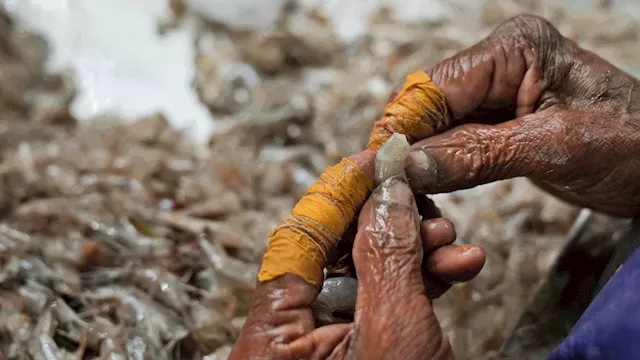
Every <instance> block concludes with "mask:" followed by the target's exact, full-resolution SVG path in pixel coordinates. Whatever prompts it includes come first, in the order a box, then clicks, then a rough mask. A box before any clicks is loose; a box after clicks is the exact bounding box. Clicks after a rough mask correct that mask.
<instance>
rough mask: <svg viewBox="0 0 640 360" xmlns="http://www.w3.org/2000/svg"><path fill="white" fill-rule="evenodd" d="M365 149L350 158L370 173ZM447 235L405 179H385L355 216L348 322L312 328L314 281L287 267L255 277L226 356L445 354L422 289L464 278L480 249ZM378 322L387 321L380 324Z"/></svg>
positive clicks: (447, 226)
mask: <svg viewBox="0 0 640 360" xmlns="http://www.w3.org/2000/svg"><path fill="white" fill-rule="evenodd" d="M372 157H373V153H372V152H364V153H361V154H357V155H354V156H353V157H352V158H351V159H352V160H353V161H354V163H355V164H357V165H358V166H359V167H360V168H361V169H362V170H363V172H365V173H367V174H368V175H370V176H372V175H373V174H372V173H373V171H372V169H365V167H367V166H371V165H372V164H373V161H372ZM385 229H386V231H385ZM376 239H377V240H376ZM454 239H455V230H454V229H453V226H452V225H451V223H450V222H449V221H448V220H445V219H432V220H427V221H424V222H422V223H420V222H419V215H418V212H417V209H416V205H415V201H414V197H413V195H412V194H411V191H410V190H409V188H408V187H407V185H406V184H405V183H403V182H401V181H398V180H395V181H393V182H388V183H385V185H384V186H381V187H379V188H378V189H376V190H375V191H374V193H373V195H372V196H371V197H370V198H369V200H368V201H367V203H366V204H365V206H364V208H363V210H362V212H361V214H360V218H359V230H358V233H357V236H356V240H355V244H354V250H353V254H354V262H355V265H356V271H357V273H358V278H359V286H360V288H359V294H358V304H357V309H356V317H355V323H352V324H336V325H327V326H322V327H319V328H316V327H315V322H314V319H313V316H312V313H311V310H310V306H311V303H312V302H313V301H314V299H315V297H316V296H317V294H318V291H319V289H318V288H317V287H316V286H314V285H312V284H310V283H309V282H306V281H304V280H303V279H302V278H300V277H299V276H296V275H293V274H286V275H284V276H281V277H278V278H276V279H274V280H271V281H267V282H261V283H258V286H257V289H256V294H255V300H254V304H253V307H252V309H251V312H250V314H249V317H248V319H247V322H246V323H245V326H244V327H243V330H242V332H241V334H240V336H239V338H238V340H237V342H236V345H235V346H234V349H233V352H232V353H231V356H230V359H232V360H233V359H253V358H259V359H266V360H268V359H325V358H328V357H329V356H330V355H331V354H332V353H333V355H332V356H333V358H334V359H335V358H338V359H339V358H348V359H361V358H367V359H375V358H376V357H375V356H378V355H377V354H381V355H380V356H382V355H384V356H382V357H380V358H407V359H411V358H410V357H404V355H403V356H401V357H397V356H400V355H396V354H400V352H402V351H409V352H411V354H409V353H408V354H409V355H412V356H413V354H414V353H413V351H417V350H418V349H422V350H424V352H421V353H419V355H420V358H421V359H423V358H434V359H440V358H442V356H444V354H448V355H447V356H449V355H450V352H449V351H450V350H449V347H448V342H447V341H446V340H445V339H444V338H443V337H442V333H441V331H440V327H439V325H438V322H437V320H436V319H435V316H434V315H433V312H432V309H431V304H430V301H429V299H428V296H427V293H426V291H427V290H428V291H430V292H436V293H441V292H443V291H445V290H446V289H447V288H448V287H449V286H450V285H449V284H450V283H452V282H460V281H466V280H470V279H471V278H473V277H474V276H475V275H476V274H477V273H478V272H479V271H480V269H481V267H482V265H483V264H484V253H483V252H482V250H481V249H479V248H478V247H459V246H455V245H451V243H452V242H453V240H454ZM423 253H424V254H425V255H424V258H425V260H424V261H423ZM415 279H418V283H416V280H415ZM382 323H387V324H388V325H389V326H393V327H389V328H388V329H386V330H385V331H384V332H379V330H378V329H377V328H376V327H377V326H379V325H380V324H382ZM376 334H377V335H376ZM374 336H379V337H378V338H374ZM380 336H382V337H380ZM376 339H377V340H376ZM380 340H382V341H380ZM409 343H410V344H411V346H407V344H409ZM422 350H421V351H422ZM429 354H433V356H435V357H426V356H427V355H429ZM385 356H386V357H385Z"/></svg>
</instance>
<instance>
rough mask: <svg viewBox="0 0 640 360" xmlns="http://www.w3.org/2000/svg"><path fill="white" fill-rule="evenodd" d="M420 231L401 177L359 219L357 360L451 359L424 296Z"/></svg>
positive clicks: (371, 199)
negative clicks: (447, 356)
mask: <svg viewBox="0 0 640 360" xmlns="http://www.w3.org/2000/svg"><path fill="white" fill-rule="evenodd" d="M419 226H420V216H419V215H418V209H417V207H416V204H415V200H414V196H413V193H412V191H411V189H410V188H409V186H408V185H407V183H406V182H404V181H403V180H402V179H401V178H397V177H396V178H391V179H388V180H386V181H385V182H383V183H382V184H381V185H380V186H379V187H378V188H376V189H375V190H374V192H373V193H372V195H371V196H370V197H369V200H368V201H367V202H366V203H365V205H364V207H363V209H362V211H361V213H360V218H359V221H358V233H357V235H356V239H355V242H354V248H353V260H354V264H355V267H356V271H357V273H358V285H359V289H358V300H357V304H356V314H355V328H354V331H355V337H356V338H357V341H356V342H355V344H352V347H353V349H352V351H353V352H354V353H355V354H356V355H357V356H356V357H357V358H359V359H360V358H366V359H418V358H430V359H431V358H434V359H435V358H445V356H444V355H450V354H451V353H450V347H449V342H448V341H447V340H446V338H445V337H444V335H443V333H442V331H441V329H440V326H439V323H438V320H437V318H436V317H435V315H434V313H433V308H432V306H431V302H430V301H429V299H428V298H427V295H426V293H425V286H424V282H423V278H422V271H421V264H422V257H423V249H422V241H421V237H420V228H419ZM431 355H437V356H433V357H432V356H431ZM438 356H440V357H438Z"/></svg>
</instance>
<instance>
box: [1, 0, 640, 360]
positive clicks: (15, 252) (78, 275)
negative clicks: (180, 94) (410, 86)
mask: <svg viewBox="0 0 640 360" xmlns="http://www.w3.org/2000/svg"><path fill="white" fill-rule="evenodd" d="M308 3H310V2H304V1H299V2H298V1H293V2H291V4H294V5H296V4H297V6H294V5H291V4H289V5H291V6H286V7H283V9H282V14H281V18H280V20H279V21H278V24H277V26H276V27H275V28H274V29H272V30H270V31H267V32H264V31H262V32H256V31H250V30H249V31H247V30H246V29H242V30H239V29H236V28H234V27H233V24H226V23H220V22H216V21H212V20H211V19H206V18H204V17H203V16H201V17H198V14H191V15H190V16H193V17H196V18H197V19H199V22H198V24H199V25H198V26H199V36H198V39H197V41H196V42H195V44H194V46H195V47H196V50H197V54H198V55H197V58H196V59H195V62H196V69H197V71H196V74H195V75H194V78H193V89H194V91H195V92H197V94H198V96H199V98H200V100H201V102H202V103H203V104H205V105H206V106H207V108H208V109H209V111H210V113H211V118H212V121H214V122H215V132H214V133H213V134H212V136H211V140H210V142H209V144H208V146H196V145H193V143H192V142H190V139H188V138H186V136H185V135H183V134H182V133H181V131H180V130H177V129H175V128H173V127H172V126H171V124H170V123H169V121H167V119H165V118H164V117H163V115H162V114H159V113H158V114H149V115H148V116H145V117H141V118H139V119H134V120H133V121H132V120H131V119H126V120H127V121H125V119H121V118H119V117H117V116H113V115H109V114H104V115H100V116H97V117H96V118H94V119H91V120H90V121H82V122H78V121H77V120H76V119H75V118H74V117H73V115H72V114H71V113H70V111H69V105H70V103H71V102H72V101H73V99H74V96H75V93H76V91H75V87H74V84H73V81H72V76H71V75H70V74H67V73H55V74H52V73H49V72H48V71H47V70H46V69H45V66H44V64H45V62H46V60H47V56H48V53H49V49H48V47H47V44H46V42H45V41H44V40H43V39H42V38H41V37H40V36H38V35H37V34H33V33H29V32H28V31H26V30H25V29H23V28H22V27H21V26H20V24H18V23H16V22H15V21H13V20H12V18H11V17H10V16H9V15H8V14H7V13H5V12H2V13H1V17H0V50H1V51H0V115H1V116H2V120H1V121H0V359H5V358H6V359H44V360H52V359H113V360H116V359H135V360H137V359H159V360H162V359H167V360H168V359H202V358H204V359H208V360H215V359H226V356H227V354H228V352H229V350H230V348H231V346H232V344H233V342H234V339H235V337H236V336H237V334H238V331H239V329H240V328H241V327H242V325H243V323H244V321H245V316H246V314H247V311H248V307H249V305H250V303H251V300H252V294H253V289H254V287H255V282H256V274H257V269H258V264H259V262H260V259H261V256H262V254H263V252H264V250H265V248H266V245H267V233H268V232H269V231H270V230H271V229H273V228H274V227H275V226H276V225H277V224H278V223H279V221H280V220H281V219H282V218H284V217H285V216H286V215H287V214H288V213H289V211H290V210H291V208H292V207H293V205H294V204H295V202H296V201H297V199H299V197H300V196H301V195H302V194H303V193H304V192H305V190H306V189H307V187H308V186H309V185H311V184H312V183H313V182H315V180H316V178H317V176H318V175H319V174H320V173H321V172H322V171H323V170H324V169H325V168H326V167H328V166H330V165H332V164H334V163H335V162H337V161H338V160H339V159H340V158H341V157H342V156H345V155H349V154H352V153H355V152H358V151H360V150H361V149H363V148H364V146H365V144H366V141H367V139H368V135H369V133H370V130H371V127H372V124H373V122H374V121H375V120H376V119H378V118H379V116H380V112H381V110H382V108H383V106H384V104H385V102H386V101H387V96H388V94H389V93H390V92H391V89H392V87H393V86H394V85H395V84H397V83H398V82H400V81H401V80H402V78H403V77H404V75H406V74H407V73H409V72H412V71H414V70H416V69H419V68H421V67H424V66H426V65H429V64H433V63H435V62H436V61H438V60H440V59H442V58H444V57H446V56H449V55H452V54H454V53H455V52H457V51H459V50H461V49H463V48H465V47H467V46H469V45H471V44H473V43H474V42H476V41H478V40H480V39H481V37H482V36H484V35H486V34H487V33H488V32H489V31H490V29H492V28H494V27H495V26H496V24H497V23H499V22H500V21H502V20H504V19H506V18H508V17H510V16H512V15H514V14H516V13H519V12H523V11H526V12H534V13H540V14H542V15H546V16H547V17H549V18H550V19H551V20H552V21H554V22H555V23H556V24H558V25H559V27H560V29H561V30H563V31H564V32H565V33H567V35H570V36H577V35H576V34H578V35H579V36H578V37H579V40H580V41H581V42H582V43H584V44H585V46H587V47H590V48H593V49H596V50H598V51H599V50H602V53H604V54H605V56H606V55H609V59H610V60H613V61H614V62H616V64H618V65H620V66H626V67H625V69H632V70H633V69H635V66H636V62H635V61H636V57H635V55H636V54H635V53H633V52H632V51H630V50H628V51H626V52H624V53H620V52H616V50H615V49H631V48H632V47H628V46H624V44H627V43H629V42H633V41H635V37H634V36H635V35H633V34H629V33H628V32H624V33H621V34H618V33H616V31H618V32H621V31H622V30H618V28H617V27H616V28H615V29H613V28H611V27H609V26H607V27H598V33H593V32H591V33H590V32H587V31H585V32H581V31H578V30H579V29H581V27H580V26H581V24H582V22H581V21H582V20H581V19H579V18H572V17H570V16H569V15H567V13H563V12H562V11H560V10H556V9H555V8H552V7H550V6H548V5H541V4H538V2H529V1H490V2H487V3H486V4H485V5H484V6H483V7H482V8H481V11H479V12H477V13H475V14H476V15H477V16H478V19H476V20H477V21H475V22H473V23H478V25H477V26H471V25H469V22H467V21H462V20H464V19H465V18H464V16H463V15H460V16H459V19H458V20H447V21H439V22H425V23H419V24H406V23H403V22H399V21H397V20H395V19H394V17H393V16H392V14H390V13H389V12H388V11H385V9H381V10H380V11H379V13H377V14H376V16H374V17H373V18H372V19H371V24H370V31H369V33H368V35H367V36H366V37H365V38H362V39H360V40H359V41H355V42H352V43H348V44H347V43H343V42H342V41H341V40H340V39H339V38H338V37H337V36H335V34H334V33H333V30H332V28H331V26H330V21H329V19H327V18H326V16H324V15H323V14H322V12H321V11H319V10H317V9H313V8H310V7H309V6H310V5H308ZM533 3H535V4H533ZM305 4H306V5H305ZM172 5H173V9H174V10H175V11H176V13H175V14H173V17H174V18H173V21H171V22H165V23H164V24H163V26H162V28H163V31H169V32H170V31H171V27H172V26H180V22H181V21H180V20H181V19H182V18H183V17H185V16H187V15H188V14H189V12H190V10H189V8H188V6H186V4H184V3H182V2H180V1H172ZM607 14H608V12H607V11H606V10H601V12H600V13H599V15H598V16H599V17H598V19H601V20H602V22H603V23H604V22H606V23H607V24H611V23H612V22H610V20H608V19H609V18H608V17H607V16H609V15H607ZM474 16H475V15H474ZM613 23H616V24H619V22H613ZM114 26H115V25H114ZM634 26H636V27H635V28H634V29H638V27H637V24H635V23H634ZM604 31H610V33H607V34H608V35H603V34H602V32H604ZM636 35H637V34H636ZM638 59H640V58H638ZM638 63H640V61H638ZM625 64H626V65H625ZM632 70H630V71H632ZM434 199H435V201H436V203H437V204H438V205H439V206H440V207H441V208H442V210H443V212H444V214H445V215H446V216H448V217H450V218H451V219H452V220H453V221H454V222H455V224H456V226H457V230H458V235H459V239H458V242H460V243H474V244H479V245H482V246H483V247H484V248H485V250H486V252H487V257H488V259H487V263H486V266H485V269H484V270H483V271H482V273H481V274H480V275H479V277H478V278H477V279H476V280H474V281H472V282H470V283H468V284H461V285H456V286H454V287H453V289H452V290H451V291H450V292H449V293H448V294H446V295H445V296H444V297H443V298H441V299H438V300H437V301H436V302H435V306H436V310H437V312H438V315H439V318H440V320H441V321H442V325H443V327H444V328H445V330H446V331H447V332H449V334H450V335H451V339H452V343H453V345H454V349H455V351H456V353H457V355H458V358H459V359H471V358H478V357H480V356H488V355H487V354H491V352H492V351H495V350H496V349H498V348H499V347H500V345H501V343H502V342H503V341H504V339H505V337H506V336H507V335H508V332H509V329H510V327H511V326H513V324H514V323H515V322H516V321H517V319H518V317H519V314H520V313H521V312H522V311H523V309H524V308H525V307H526V306H527V304H528V301H529V299H530V298H531V297H532V296H533V294H534V293H535V289H536V286H537V285H539V284H540V282H541V281H542V280H543V279H544V276H545V274H546V273H547V271H548V269H549V267H550V266H552V264H553V261H554V259H555V258H556V256H557V254H558V252H559V251H560V249H561V248H562V245H563V244H564V242H565V236H566V233H567V232H568V230H569V228H570V227H571V224H572V223H573V221H574V219H575V217H576V215H577V214H578V211H579V209H577V208H574V207H572V206H570V205H567V204H565V203H562V202H560V201H559V200H556V199H554V198H552V197H551V196H548V195H546V194H543V193H541V192H540V191H539V190H537V189H536V188H535V187H534V186H533V185H531V184H530V183H529V182H528V181H527V180H524V179H515V180H510V181H503V182H499V183H495V184H492V185H488V186H481V187H478V188H475V189H471V190H467V191H461V192H455V193H452V194H442V195H436V196H434ZM479 310H481V311H479Z"/></svg>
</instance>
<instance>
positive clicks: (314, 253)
mask: <svg viewBox="0 0 640 360" xmlns="http://www.w3.org/2000/svg"><path fill="white" fill-rule="evenodd" d="M372 188H373V184H372V183H371V181H370V180H369V179H368V178H367V176H366V175H365V174H364V173H363V172H362V171H361V170H360V169H359V168H358V167H357V166H356V165H355V164H354V163H353V162H352V161H351V160H349V159H343V160H342V161H341V162H340V163H339V164H337V165H335V166H332V167H330V168H328V169H327V170H326V171H325V172H324V173H323V174H322V175H321V176H320V179H319V180H318V182H316V183H315V184H314V185H313V186H311V187H310V188H309V190H307V193H306V195H305V196H303V197H302V199H300V201H299V202H298V204H297V205H296V206H295V207H294V208H293V211H292V212H291V214H290V215H289V216H288V217H287V218H286V219H285V220H283V221H282V222H281V223H280V225H279V226H278V227H277V228H276V229H275V230H274V231H273V232H272V233H271V234H269V236H270V238H271V239H270V241H269V246H268V248H267V252H266V254H265V255H264V259H263V262H262V267H261V269H260V273H259V274H258V279H259V280H260V281H269V280H273V279H275V278H277V277H278V276H281V275H284V274H285V273H292V274H296V275H299V276H301V277H302V278H303V279H305V280H306V281H308V282H309V283H312V284H315V285H317V286H321V285H322V281H323V273H322V270H323V268H324V266H325V265H326V263H327V256H328V254H329V252H330V251H331V250H332V248H333V246H334V245H335V244H336V243H337V242H338V240H340V238H341V237H342V235H343V234H344V232H345V231H346V230H347V227H348V226H349V225H350V224H351V221H352V220H353V218H354V217H355V215H356V214H357V212H358V211H360V208H361V207H362V205H363V204H364V202H365V200H366V199H367V196H369V193H370V192H371V190H372Z"/></svg>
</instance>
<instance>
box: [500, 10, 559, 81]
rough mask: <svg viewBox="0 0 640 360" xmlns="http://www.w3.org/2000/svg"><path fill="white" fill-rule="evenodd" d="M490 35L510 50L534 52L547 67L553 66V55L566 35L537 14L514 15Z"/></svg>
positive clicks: (536, 59) (538, 62)
mask: <svg viewBox="0 0 640 360" xmlns="http://www.w3.org/2000/svg"><path fill="white" fill-rule="evenodd" d="M489 37H490V38H491V39H492V42H497V43H498V44H501V46H504V47H505V48H507V49H509V50H516V51H521V52H524V51H530V52H532V53H533V54H534V56H535V61H536V62H537V64H538V65H539V66H541V67H543V68H545V69H551V68H552V65H553V61H554V60H555V57H554V56H553V55H554V54H555V52H556V51H558V49H561V48H562V47H561V44H562V43H563V42H564V37H563V36H562V35H561V34H560V32H559V31H558V30H557V29H556V28H555V27H554V26H553V25H552V24H551V23H550V22H549V21H548V20H546V19H544V18H542V17H539V16H536V15H518V16H515V17H512V18H510V19H508V20H506V21H505V22H503V23H502V24H500V25H499V26H498V28H497V29H496V30H495V31H494V32H493V33H492V34H491V35H490V36H489Z"/></svg>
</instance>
